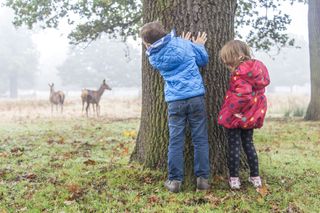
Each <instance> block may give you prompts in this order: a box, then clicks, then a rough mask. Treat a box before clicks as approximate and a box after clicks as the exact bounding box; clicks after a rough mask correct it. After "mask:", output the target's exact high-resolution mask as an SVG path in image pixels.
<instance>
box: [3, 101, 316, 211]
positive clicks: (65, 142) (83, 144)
mask: <svg viewBox="0 0 320 213" xmlns="http://www.w3.org/2000/svg"><path fill="white" fill-rule="evenodd" d="M41 103H42V102H41ZM135 103H136V102H129V103H127V102H126V101H125V102H124V103H121V104H120V103H118V104H119V106H118V105H117V107H118V108H121V106H120V105H125V106H126V104H128V106H129V105H130V106H131V105H132V104H135ZM113 104H114V103H113ZM20 105H21V107H22V108H23V109H25V107H26V105H28V106H29V105H30V102H28V103H27V104H26V103H20V102H18V103H16V102H14V103H13V102H12V103H11V102H10V103H8V102H6V103H5V105H0V109H2V110H1V111H2V115H1V116H2V117H1V118H2V119H1V120H0V212H212V211H215V212H318V211H319V210H318V209H319V206H320V187H319V184H320V178H319V175H320V164H319V160H320V131H319V130H320V122H304V121H303V120H302V119H301V118H271V119H270V118H269V119H267V121H266V125H265V126H264V127H263V128H262V129H260V130H258V131H256V133H255V136H254V139H255V144H256V148H257V150H258V155H259V160H260V170H261V176H262V178H263V182H264V187H263V188H262V189H261V190H260V191H256V190H255V189H254V188H253V187H252V186H250V185H249V184H248V182H247V181H246V179H247V177H248V174H247V173H242V174H241V179H242V181H243V184H242V189H241V190H239V191H231V190H230V189H229V188H228V185H227V181H226V178H225V177H212V186H213V187H212V190H210V191H209V192H207V193H204V192H195V188H194V186H188V187H186V186H185V187H184V188H183V192H182V193H179V194H171V193H169V192H167V191H166V190H165V189H164V187H163V182H164V180H165V179H166V175H165V174H164V173H161V172H159V171H151V170H146V169H143V168H142V167H141V166H140V165H138V164H136V163H129V157H130V153H131V151H132V150H133V148H134V142H135V138H136V134H137V130H138V127H139V118H138V117H139V116H138V115H137V114H138V113H137V112H138V111H139V110H136V107H135V106H132V107H125V106H124V107H123V109H125V110H131V111H130V113H131V114H130V113H129V111H127V113H125V114H126V116H127V117H123V116H119V117H117V116H112V113H111V111H107V110H106V111H104V112H105V113H104V116H102V117H101V118H99V119H96V118H92V117H91V118H89V119H86V118H85V117H83V116H81V108H80V107H77V108H76V109H80V112H79V113H78V116H75V114H70V113H69V114H68V110H69V111H71V112H73V111H72V110H71V109H73V108H72V107H73V104H72V103H69V105H67V107H66V114H65V115H64V116H61V115H58V114H55V115H53V116H51V115H50V113H49V114H46V115H45V116H43V114H41V113H39V112H41V110H44V109H46V110H47V111H48V112H50V107H49V105H48V104H47V103H45V102H43V104H42V105H41V104H39V103H37V104H35V106H36V108H37V109H38V110H36V111H37V112H35V113H31V114H29V115H27V114H24V113H23V112H20V114H18V115H10V116H9V114H10V112H9V111H11V112H12V109H16V108H17V107H19V106H20ZM23 106H24V107H23ZM35 106H33V107H35ZM8 107H9V108H8ZM29 107H30V108H32V105H31V106H29ZM6 112H7V113H6ZM29 112H30V111H29ZM102 112H103V109H102ZM37 113H39V114H37Z"/></svg>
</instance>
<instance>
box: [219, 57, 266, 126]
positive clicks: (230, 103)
mask: <svg viewBox="0 0 320 213" xmlns="http://www.w3.org/2000/svg"><path fill="white" fill-rule="evenodd" d="M269 83H270V78H269V74H268V70H267V68H266V66H265V65H264V64H263V63H262V62H261V61H258V60H248V61H245V62H243V63H241V64H240V65H239V66H238V67H237V69H236V70H235V71H234V72H232V74H231V76H230V82H229V89H228V91H227V93H226V97H225V100H224V104H223V105H222V108H221V110H220V113H219V117H218V123H219V124H220V125H222V126H224V127H226V128H229V129H233V128H242V129H253V128H260V127H262V125H263V121H264V117H265V114H266V111H267V98H266V96H265V95H264V93H265V87H266V86H268V85H269ZM235 114H240V115H241V118H238V117H236V116H235Z"/></svg>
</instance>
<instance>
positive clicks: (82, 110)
mask: <svg viewBox="0 0 320 213" xmlns="http://www.w3.org/2000/svg"><path fill="white" fill-rule="evenodd" d="M84 103H85V102H84V101H83V100H82V114H83V110H84Z"/></svg>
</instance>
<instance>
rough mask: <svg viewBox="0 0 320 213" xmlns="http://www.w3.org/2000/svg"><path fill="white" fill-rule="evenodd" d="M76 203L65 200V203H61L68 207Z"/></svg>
mask: <svg viewBox="0 0 320 213" xmlns="http://www.w3.org/2000/svg"><path fill="white" fill-rule="evenodd" d="M75 202H76V201H74V200H66V201H64V202H63V203H64V204H65V205H66V206H70V205H72V204H74V203H75Z"/></svg>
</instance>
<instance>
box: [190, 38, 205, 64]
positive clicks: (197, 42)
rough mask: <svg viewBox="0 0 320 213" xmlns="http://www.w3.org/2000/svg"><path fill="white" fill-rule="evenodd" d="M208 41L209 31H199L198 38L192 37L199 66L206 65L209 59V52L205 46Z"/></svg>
mask: <svg viewBox="0 0 320 213" xmlns="http://www.w3.org/2000/svg"><path fill="white" fill-rule="evenodd" d="M206 41H207V33H205V32H203V33H202V34H201V33H200V32H199V33H198V36H197V38H194V37H192V42H193V43H192V48H193V50H194V52H195V54H196V63H197V65H198V66H199V67H203V66H205V65H206V64H207V63H208V61H209V56H208V53H207V51H206V49H205V47H204V44H205V43H206Z"/></svg>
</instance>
